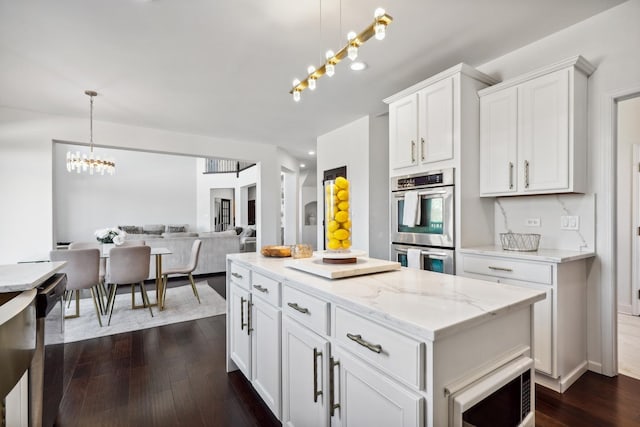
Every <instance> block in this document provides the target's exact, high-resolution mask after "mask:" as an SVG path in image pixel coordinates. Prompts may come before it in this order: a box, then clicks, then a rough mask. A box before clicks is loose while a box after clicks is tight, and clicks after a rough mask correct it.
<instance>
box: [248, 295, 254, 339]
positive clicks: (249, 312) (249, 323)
mask: <svg viewBox="0 0 640 427" xmlns="http://www.w3.org/2000/svg"><path fill="white" fill-rule="evenodd" d="M252 305H253V304H251V301H249V300H247V335H251V331H253V328H252V327H251V306H252Z"/></svg>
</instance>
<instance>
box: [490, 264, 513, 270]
mask: <svg viewBox="0 0 640 427" xmlns="http://www.w3.org/2000/svg"><path fill="white" fill-rule="evenodd" d="M489 269H490V270H498V271H513V270H512V269H510V268H505V267H495V266H493V265H490V266H489Z"/></svg>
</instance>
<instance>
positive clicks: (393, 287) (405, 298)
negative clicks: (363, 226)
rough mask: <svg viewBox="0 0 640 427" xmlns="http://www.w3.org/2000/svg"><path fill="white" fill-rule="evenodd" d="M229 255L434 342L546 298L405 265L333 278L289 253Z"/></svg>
mask: <svg viewBox="0 0 640 427" xmlns="http://www.w3.org/2000/svg"><path fill="white" fill-rule="evenodd" d="M227 259H229V260H231V261H234V262H239V263H242V264H245V265H248V266H249V267H251V268H253V269H255V270H256V271H258V272H260V273H264V274H268V275H271V276H274V275H275V276H278V277H279V278H280V280H281V281H283V282H284V283H285V284H287V285H291V286H293V287H296V288H299V289H301V290H303V291H305V292H308V293H310V294H314V295H316V296H318V297H321V298H324V299H327V300H330V301H332V302H335V303H338V304H340V305H342V306H344V307H346V308H349V309H351V310H353V311H356V312H360V313H362V314H363V315H366V316H368V317H371V318H374V319H377V320H380V321H382V322H384V323H387V324H389V325H391V326H394V327H396V328H398V329H401V330H403V331H405V332H407V333H410V334H412V335H414V336H419V337H422V338H424V339H426V340H429V341H435V340H438V339H442V338H443V337H445V336H449V335H453V334H455V333H457V332H459V331H461V330H464V329H467V328H468V327H472V326H474V325H477V324H480V323H482V322H484V321H487V320H489V319H490V318H492V317H494V316H496V315H499V314H502V313H507V312H510V311H514V310H519V309H521V308H523V307H525V306H528V305H530V304H533V303H535V302H536V301H540V300H543V299H544V298H545V293H544V292H543V291H539V290H535V289H531V288H525V287H519V286H511V285H505V284H501V283H493V282H487V281H484V280H476V279H470V278H466V277H462V276H452V275H448V274H440V273H434V272H430V271H424V270H417V269H409V268H405V267H402V268H401V269H400V270H395V271H390V272H385V273H377V274H370V275H365V276H357V277H351V278H344V279H335V280H330V279H325V278H323V277H319V276H314V275H312V274H308V273H304V272H302V271H298V270H294V269H291V268H287V267H286V266H285V265H284V264H285V262H284V260H286V259H287V258H266V257H264V256H262V255H261V254H258V253H255V252H253V253H244V254H230V255H227Z"/></svg>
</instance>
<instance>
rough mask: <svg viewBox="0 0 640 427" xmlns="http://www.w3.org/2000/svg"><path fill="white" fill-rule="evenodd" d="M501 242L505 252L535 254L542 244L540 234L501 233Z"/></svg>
mask: <svg viewBox="0 0 640 427" xmlns="http://www.w3.org/2000/svg"><path fill="white" fill-rule="evenodd" d="M500 242H501V243H502V249H504V250H505V251H521V252H535V251H537V250H538V245H539V244H540V235H539V234H526V233H500Z"/></svg>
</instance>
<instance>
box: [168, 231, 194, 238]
mask: <svg viewBox="0 0 640 427" xmlns="http://www.w3.org/2000/svg"><path fill="white" fill-rule="evenodd" d="M162 237H164V238H165V239H171V238H176V237H198V233H195V232H193V231H185V232H180V233H167V232H165V233H162Z"/></svg>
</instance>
